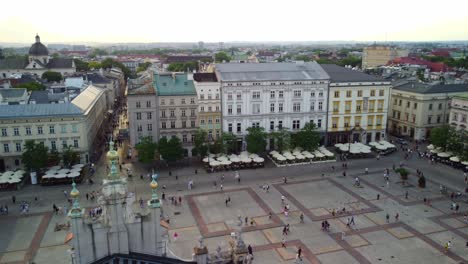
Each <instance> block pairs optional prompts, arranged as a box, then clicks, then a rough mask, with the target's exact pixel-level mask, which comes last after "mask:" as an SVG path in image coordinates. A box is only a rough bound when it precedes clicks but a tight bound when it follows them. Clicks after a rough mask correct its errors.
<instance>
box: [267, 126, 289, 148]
mask: <svg viewBox="0 0 468 264" xmlns="http://www.w3.org/2000/svg"><path fill="white" fill-rule="evenodd" d="M271 136H272V137H273V138H274V139H275V145H276V149H277V150H278V151H280V152H281V151H283V150H287V149H289V148H290V147H291V132H289V131H288V129H287V128H284V127H283V128H281V129H278V131H275V132H272V133H271Z"/></svg>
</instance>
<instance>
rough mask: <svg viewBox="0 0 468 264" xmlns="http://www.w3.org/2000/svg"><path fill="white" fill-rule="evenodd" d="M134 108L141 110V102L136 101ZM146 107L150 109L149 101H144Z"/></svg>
mask: <svg viewBox="0 0 468 264" xmlns="http://www.w3.org/2000/svg"><path fill="white" fill-rule="evenodd" d="M135 107H136V108H141V102H140V101H137V102H136V103H135ZM146 107H147V108H150V107H151V101H146Z"/></svg>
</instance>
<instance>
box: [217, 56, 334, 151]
mask: <svg viewBox="0 0 468 264" xmlns="http://www.w3.org/2000/svg"><path fill="white" fill-rule="evenodd" d="M216 75H217V78H218V80H219V81H220V83H221V105H222V107H221V111H222V117H223V120H222V126H223V127H222V128H223V132H228V133H233V134H234V135H236V136H238V139H239V144H238V149H241V148H242V149H245V135H246V134H247V128H249V127H253V126H258V127H263V128H264V129H265V131H266V132H273V131H277V130H278V129H280V128H287V129H289V130H291V131H293V132H294V131H299V130H300V129H301V128H302V127H304V125H305V124H306V123H307V122H314V123H315V124H316V125H317V127H318V129H319V130H320V131H321V132H325V127H326V125H325V122H326V111H327V98H328V97H327V96H328V83H329V76H328V75H327V73H326V72H325V71H324V70H323V69H322V68H321V67H320V65H318V64H317V63H315V62H307V63H304V62H297V63H256V64H243V63H226V64H216ZM241 142H242V143H241ZM272 144H274V142H273V139H270V140H269V141H268V146H267V147H268V148H270V149H271V148H273V146H271V145H272Z"/></svg>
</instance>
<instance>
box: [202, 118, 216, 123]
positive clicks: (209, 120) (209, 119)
mask: <svg viewBox="0 0 468 264" xmlns="http://www.w3.org/2000/svg"><path fill="white" fill-rule="evenodd" d="M207 122H208V124H213V119H211V118H208V121H207ZM215 123H216V124H219V123H220V119H219V118H216V119H215ZM204 124H205V119H200V125H204Z"/></svg>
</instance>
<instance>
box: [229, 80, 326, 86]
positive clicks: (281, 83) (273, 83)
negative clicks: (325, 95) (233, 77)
mask: <svg viewBox="0 0 468 264" xmlns="http://www.w3.org/2000/svg"><path fill="white" fill-rule="evenodd" d="M325 83H326V82H325V81H318V82H316V81H312V82H292V83H289V82H288V83H287V84H288V85H291V84H293V85H302V84H325ZM243 85H245V86H249V85H253V86H259V85H262V83H259V82H254V83H252V84H249V83H236V84H234V83H228V84H227V86H243ZM266 85H285V83H284V82H270V83H268V84H266Z"/></svg>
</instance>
